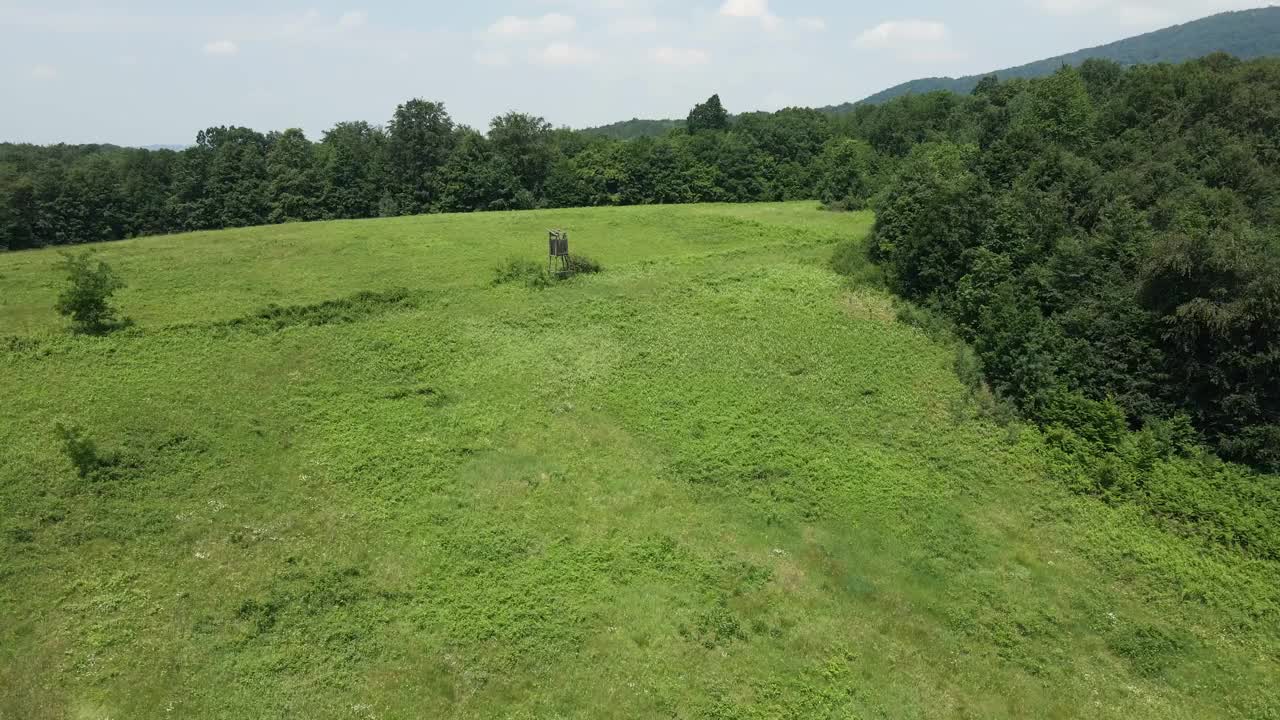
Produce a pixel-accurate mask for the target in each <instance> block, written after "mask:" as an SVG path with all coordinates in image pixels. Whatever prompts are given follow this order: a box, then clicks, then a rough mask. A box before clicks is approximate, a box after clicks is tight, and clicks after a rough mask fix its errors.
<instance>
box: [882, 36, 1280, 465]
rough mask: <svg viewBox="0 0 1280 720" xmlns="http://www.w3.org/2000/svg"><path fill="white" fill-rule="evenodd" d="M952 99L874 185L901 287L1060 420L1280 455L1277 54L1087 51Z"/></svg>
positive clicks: (1029, 406) (1264, 456)
mask: <svg viewBox="0 0 1280 720" xmlns="http://www.w3.org/2000/svg"><path fill="white" fill-rule="evenodd" d="M935 102H937V103H939V104H940V105H948V104H952V105H954V106H953V107H951V108H949V109H948V110H946V111H944V112H939V113H937V114H935V115H934V116H933V118H932V120H930V121H929V123H928V125H929V126H930V127H931V131H930V132H931V134H932V136H931V137H928V138H926V139H925V142H921V143H917V144H914V145H912V146H911V147H910V148H904V150H905V152H903V153H900V154H901V155H902V159H901V160H900V162H899V163H898V165H897V167H896V168H895V170H894V172H893V175H892V178H891V179H890V180H889V181H888V182H887V183H886V185H885V187H884V190H883V192H882V193H881V194H880V196H879V197H878V198H877V200H876V208H877V211H878V215H877V225H876V230H875V234H874V237H873V241H872V252H873V254H874V257H875V258H876V259H877V260H879V261H880V263H881V265H882V267H884V268H885V269H886V270H887V272H888V274H889V277H890V281H891V283H892V284H893V285H894V287H895V289H897V290H898V291H899V292H900V293H901V294H903V295H905V296H907V297H909V298H912V299H914V300H916V301H918V302H920V303H922V304H925V305H927V306H929V307H932V308H934V309H936V310H937V311H939V312H940V313H942V314H944V315H945V316H946V317H948V318H950V319H951V320H952V321H954V323H955V325H956V326H957V327H958V328H959V330H960V332H961V333H962V334H963V335H964V339H966V340H968V341H969V342H970V343H972V345H973V347H974V348H975V349H976V351H977V353H978V355H979V356H980V358H981V360H982V364H983V368H984V370H985V374H986V377H987V379H988V381H989V382H990V383H991V384H992V386H993V387H994V389H995V390H997V391H998V392H999V393H1000V394H1001V395H1002V396H1004V397H1006V398H1010V399H1012V400H1014V401H1015V402H1017V404H1018V405H1019V406H1021V408H1022V410H1023V411H1025V412H1026V413H1027V414H1029V415H1030V416H1031V417H1033V418H1035V419H1037V420H1038V421H1040V422H1041V423H1042V424H1044V425H1047V426H1054V425H1056V426H1061V427H1067V428H1072V429H1073V430H1075V431H1076V432H1077V434H1078V435H1080V436H1081V437H1084V438H1086V439H1091V440H1093V441H1095V442H1097V443H1100V444H1102V445H1103V446H1110V445H1114V444H1115V443H1116V442H1118V440H1119V439H1120V438H1122V437H1124V435H1123V431H1124V430H1126V429H1127V427H1160V428H1163V430H1164V432H1166V433H1172V432H1177V433H1181V434H1182V435H1183V436H1189V435H1194V434H1197V433H1198V434H1201V435H1202V436H1203V438H1204V439H1207V440H1209V441H1210V442H1211V443H1212V444H1213V445H1214V446H1216V448H1217V449H1218V451H1219V452H1220V453H1221V454H1223V455H1225V456H1226V457H1229V458H1233V459H1237V460H1242V461H1245V462H1249V463H1253V464H1255V465H1260V466H1264V467H1271V468H1277V467H1280V62H1277V61H1275V60H1259V61H1250V62H1240V61H1238V60H1235V59H1233V58H1230V57H1228V56H1225V55H1214V56H1210V57H1206V58H1204V59H1201V60H1198V61H1194V62H1190V63H1186V64H1182V65H1151V66H1137V67H1134V68H1132V69H1128V70H1124V69H1122V68H1121V67H1120V66H1118V65H1116V64H1113V63H1109V62H1100V61H1091V62H1087V63H1085V64H1084V65H1083V66H1082V67H1081V68H1080V69H1079V70H1078V71H1077V70H1073V69H1063V70H1060V71H1059V72H1057V73H1056V74H1054V75H1052V76H1050V77H1047V78H1044V79H1038V80H1032V81H1025V80H1014V81H1011V82H1004V83H1001V82H997V81H995V80H993V79H988V80H985V81H983V83H982V84H980V85H979V87H978V88H977V89H976V90H975V91H974V93H973V94H972V96H970V97H968V98H965V99H963V100H951V99H943V98H942V97H938V98H936V99H935ZM909 107H910V105H909V104H902V105H898V106H897V109H896V110H895V109H893V108H892V107H887V108H886V110H887V111H888V112H889V113H894V112H905V111H906V110H907V109H908V108H909ZM873 142H874V140H873ZM1171 423H1172V424H1171ZM1139 490H1140V489H1139Z"/></svg>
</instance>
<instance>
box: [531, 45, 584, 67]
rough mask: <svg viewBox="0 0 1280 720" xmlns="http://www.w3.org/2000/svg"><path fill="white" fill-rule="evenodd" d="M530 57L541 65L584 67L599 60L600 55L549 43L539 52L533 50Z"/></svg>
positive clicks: (575, 47)
mask: <svg viewBox="0 0 1280 720" xmlns="http://www.w3.org/2000/svg"><path fill="white" fill-rule="evenodd" d="M530 57H531V58H532V59H533V61H534V62H536V63H539V64H541V65H585V64H587V63H593V62H596V61H597V60H599V59H600V54H599V53H597V52H596V51H595V50H592V49H591V48H585V47H581V46H578V45H570V44H569V43H551V44H550V45H548V46H546V47H545V48H542V49H541V50H535V51H534V52H533V53H532V54H531V56H530Z"/></svg>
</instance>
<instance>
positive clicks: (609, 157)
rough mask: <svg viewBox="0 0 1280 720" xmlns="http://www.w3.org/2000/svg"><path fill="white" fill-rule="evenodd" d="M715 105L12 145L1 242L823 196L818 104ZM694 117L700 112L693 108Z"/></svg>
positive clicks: (823, 138) (826, 157) (834, 156)
mask: <svg viewBox="0 0 1280 720" xmlns="http://www.w3.org/2000/svg"><path fill="white" fill-rule="evenodd" d="M708 110H709V111H710V112H709V115H708V120H709V123H708V122H703V123H702V124H699V123H698V122H697V121H695V122H694V123H693V125H692V126H690V127H688V128H687V129H685V128H681V129H679V130H675V131H673V132H672V133H671V134H670V135H668V136H666V137H662V138H657V139H642V140H639V141H636V142H623V141H619V140H614V139H610V138H605V137H600V136H597V135H594V134H591V133H584V132H577V131H572V130H568V129H563V128H561V129H557V128H553V127H552V126H551V125H550V124H549V123H548V122H546V121H545V120H544V119H543V118H540V117H535V116H532V115H527V114H523V113H517V112H512V113H508V114H505V115H502V116H500V117H497V118H494V119H493V121H492V122H491V123H490V125H489V127H488V129H487V132H485V133H481V132H479V131H477V130H475V129H473V128H470V127H467V126H465V125H459V124H457V123H455V122H454V121H453V119H452V118H451V117H450V115H449V113H448V112H447V110H446V108H445V106H444V105H443V104H442V103H438V102H431V101H426V100H411V101H409V102H406V103H404V104H403V105H401V106H399V107H398V108H396V111H395V113H394V115H393V116H392V118H391V120H390V122H388V123H387V125H386V126H385V127H381V126H376V125H372V124H370V123H367V122H344V123H339V124H338V125H336V126H335V127H334V128H333V129H331V130H329V131H327V132H325V133H324V135H323V137H322V138H321V139H320V140H319V142H313V141H311V140H310V139H308V138H307V137H306V136H305V135H304V134H303V132H302V131H301V130H297V129H291V130H285V131H283V132H270V133H265V134H264V133H260V132H257V131H255V130H251V129H248V128H242V127H214V128H209V129H206V130H202V131H201V132H200V133H198V134H197V136H196V142H195V145H193V146H192V147H190V148H188V149H185V150H182V151H171V150H159V151H149V150H140V149H130V148H120V147H114V146H106V145H80V146H71V145H58V146H52V147H39V146H32V145H14V144H5V145H0V249H10V250H20V249H25V248H33V247H42V246H47V245H68V244H75V243H83V242H98V241H103V240H115V239H121V238H129V237H136V236H141V235H151V234H158V233H171V232H184V231H191V230H208V229H216V228H226V227H243V226H249V225H261V224H267V223H281V222H292V221H307V220H329V219H341V218H370V217H387V216H396V215H412V214H419V213H434V212H471V211H481V210H513V209H530V208H540V207H577V206H595V205H637V204H652V203H688V202H712V201H717V202H718V201H724V202H750V201H761V200H784V199H799V198H809V197H814V196H816V194H817V193H818V187H819V185H820V183H821V181H822V177H823V169H824V168H829V167H830V168H834V164H835V163H836V162H837V161H838V160H839V158H840V152H841V151H840V149H839V148H836V147H831V148H829V147H828V144H829V142H830V141H831V140H832V139H833V138H834V137H836V136H837V135H838V134H844V135H848V134H849V133H848V132H847V131H846V132H844V133H841V132H840V131H839V130H838V129H837V126H838V125H839V123H838V122H836V121H835V119H833V118H832V117H830V116H828V115H825V114H822V113H818V112H816V111H813V110H802V109H793V110H786V111H782V112H780V113H775V114H763V113H757V114H750V115H744V116H741V117H740V118H738V119H736V120H735V121H734V122H733V123H732V126H730V123H729V120H728V114H727V113H726V112H725V111H724V109H723V107H721V105H720V100H719V98H718V97H713V98H712V99H710V100H709V101H708V102H707V103H703V104H702V105H700V106H699V107H698V108H695V113H703V112H705V111H708ZM693 114H694V113H691V115H693Z"/></svg>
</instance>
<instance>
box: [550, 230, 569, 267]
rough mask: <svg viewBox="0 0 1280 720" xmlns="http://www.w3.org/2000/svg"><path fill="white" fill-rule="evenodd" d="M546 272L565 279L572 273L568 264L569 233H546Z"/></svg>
mask: <svg viewBox="0 0 1280 720" xmlns="http://www.w3.org/2000/svg"><path fill="white" fill-rule="evenodd" d="M547 234H548V236H549V237H548V239H547V246H548V248H549V252H548V254H547V270H548V271H549V272H551V273H554V274H555V275H556V276H558V277H566V276H568V275H570V274H572V273H573V266H572V265H571V264H570V262H569V233H567V232H565V231H563V230H549V231H547Z"/></svg>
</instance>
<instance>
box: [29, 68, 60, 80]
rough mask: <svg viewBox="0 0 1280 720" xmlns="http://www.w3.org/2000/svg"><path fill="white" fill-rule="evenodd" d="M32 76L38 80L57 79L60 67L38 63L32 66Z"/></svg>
mask: <svg viewBox="0 0 1280 720" xmlns="http://www.w3.org/2000/svg"><path fill="white" fill-rule="evenodd" d="M31 77H33V78H35V79H36V80H55V79H57V77H58V68H56V67H54V66H52V65H36V66H35V67H33V68H31Z"/></svg>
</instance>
